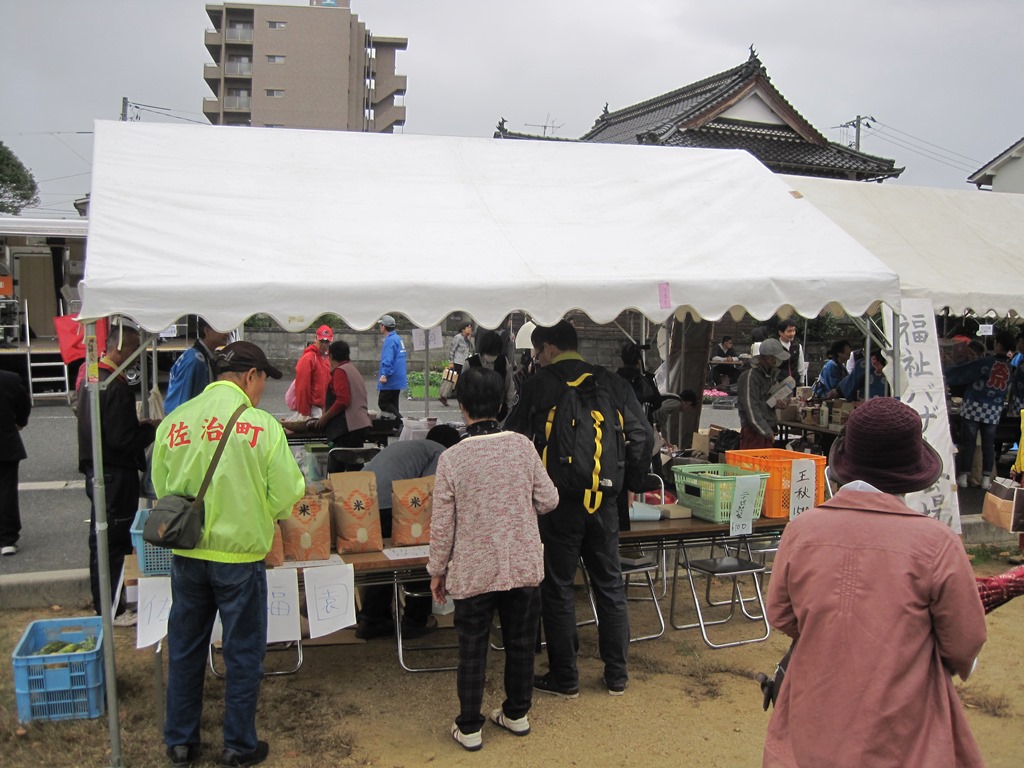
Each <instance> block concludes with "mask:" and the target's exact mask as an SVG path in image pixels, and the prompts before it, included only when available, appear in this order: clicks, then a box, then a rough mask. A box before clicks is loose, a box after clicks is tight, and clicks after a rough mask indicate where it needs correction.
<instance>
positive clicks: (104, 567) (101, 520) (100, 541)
mask: <svg viewBox="0 0 1024 768" xmlns="http://www.w3.org/2000/svg"><path fill="white" fill-rule="evenodd" d="M113 332H114V329H113V328H112V327H111V328H110V329H109V330H108V333H113ZM85 365H86V369H85V378H86V382H87V388H88V396H89V413H90V414H91V416H92V418H91V419H90V420H89V421H90V422H91V426H92V471H93V474H92V479H93V482H92V505H93V509H94V510H95V511H96V558H97V560H98V565H99V571H100V574H99V576H100V607H101V613H102V615H103V666H104V678H105V680H106V686H107V727H108V729H109V731H110V766H111V768H123V766H124V762H123V760H122V758H121V718H120V716H119V713H118V706H117V670H116V668H115V666H114V663H115V662H114V625H113V622H112V620H111V604H110V546H109V544H108V542H107V489H106V484H105V483H104V482H103V436H102V433H101V430H100V421H101V414H100V380H99V379H100V376H99V350H98V349H97V345H96V323H95V322H91V323H87V324H86V327H85Z"/></svg>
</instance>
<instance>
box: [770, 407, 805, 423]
mask: <svg viewBox="0 0 1024 768" xmlns="http://www.w3.org/2000/svg"><path fill="white" fill-rule="evenodd" d="M775 417H776V418H777V419H778V420H779V421H798V420H799V418H800V413H799V411H798V409H797V407H796V403H792V404H790V405H787V406H786V407H785V408H776V409H775Z"/></svg>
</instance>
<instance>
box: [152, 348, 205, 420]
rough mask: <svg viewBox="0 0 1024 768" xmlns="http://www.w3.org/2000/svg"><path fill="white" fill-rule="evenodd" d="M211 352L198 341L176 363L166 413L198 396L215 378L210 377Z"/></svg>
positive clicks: (166, 399)
mask: <svg viewBox="0 0 1024 768" xmlns="http://www.w3.org/2000/svg"><path fill="white" fill-rule="evenodd" d="M210 369H211V366H210V351H209V350H208V349H207V348H206V347H204V346H203V342H201V341H197V342H196V343H195V344H193V345H192V347H191V349H186V350H185V352H184V353H183V354H182V355H181V357H179V358H178V359H177V360H175V361H174V365H173V366H172V367H171V376H170V379H169V380H168V382H167V397H165V398H164V413H170V412H171V411H173V410H174V409H175V408H177V407H178V406H179V405H181V404H182V403H184V402H185V401H187V400H191V399H192V398H193V397H195V396H196V395H198V394H199V393H200V392H202V391H203V390H204V389H206V385H207V384H209V383H210V382H211V381H212V380H213V378H212V376H211V375H210Z"/></svg>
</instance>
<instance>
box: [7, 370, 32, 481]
mask: <svg viewBox="0 0 1024 768" xmlns="http://www.w3.org/2000/svg"><path fill="white" fill-rule="evenodd" d="M31 410H32V399H31V398H30V397H29V394H28V390H27V389H25V385H24V384H23V383H22V381H21V377H20V376H19V375H18V374H16V373H11V372H10V371H0V461H21V460H22V459H24V458H27V454H26V453H25V445H24V443H22V442H21V433H20V432H19V431H18V428H19V427H24V426H25V425H26V424H28V414H29V412H30V411H31Z"/></svg>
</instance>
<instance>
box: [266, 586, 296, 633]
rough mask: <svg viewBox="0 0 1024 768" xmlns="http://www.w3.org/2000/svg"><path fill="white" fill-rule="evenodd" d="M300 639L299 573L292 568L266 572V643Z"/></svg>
mask: <svg viewBox="0 0 1024 768" xmlns="http://www.w3.org/2000/svg"><path fill="white" fill-rule="evenodd" d="M301 638H302V629H301V627H300V626H299V572H298V571H296V570H295V569H294V568H270V569H268V570H267V642H268V643H286V642H289V641H293V640H299V639H301Z"/></svg>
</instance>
